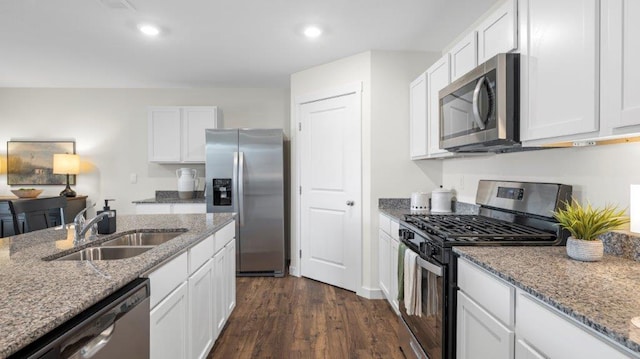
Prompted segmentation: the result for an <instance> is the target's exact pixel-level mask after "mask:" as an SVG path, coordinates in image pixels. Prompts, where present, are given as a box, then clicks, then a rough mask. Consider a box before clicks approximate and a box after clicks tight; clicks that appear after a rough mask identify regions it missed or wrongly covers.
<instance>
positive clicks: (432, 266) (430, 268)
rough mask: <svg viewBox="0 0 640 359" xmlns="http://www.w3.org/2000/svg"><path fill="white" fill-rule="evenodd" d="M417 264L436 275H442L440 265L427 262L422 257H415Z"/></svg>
mask: <svg viewBox="0 0 640 359" xmlns="http://www.w3.org/2000/svg"><path fill="white" fill-rule="evenodd" d="M416 260H417V262H418V265H419V266H420V268H422V269H424V270H427V271H429V272H431V273H433V274H435V275H436V276H438V277H442V267H440V266H437V265H435V264H433V263H429V262H427V261H425V260H424V259H422V258H420V257H418V258H416Z"/></svg>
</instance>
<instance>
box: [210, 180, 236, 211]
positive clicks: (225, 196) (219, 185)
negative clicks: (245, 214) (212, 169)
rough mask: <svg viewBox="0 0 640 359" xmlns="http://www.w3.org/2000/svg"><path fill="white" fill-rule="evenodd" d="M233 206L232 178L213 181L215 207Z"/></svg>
mask: <svg viewBox="0 0 640 359" xmlns="http://www.w3.org/2000/svg"><path fill="white" fill-rule="evenodd" d="M232 204H233V201H232V196H231V178H214V179H213V205H214V206H231V205H232Z"/></svg>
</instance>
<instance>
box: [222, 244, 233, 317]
mask: <svg viewBox="0 0 640 359" xmlns="http://www.w3.org/2000/svg"><path fill="white" fill-rule="evenodd" d="M225 251H226V253H225V258H224V260H225V268H226V269H227V272H226V275H225V276H224V279H225V293H226V294H227V296H226V304H227V305H226V307H227V308H226V314H227V318H228V317H229V316H230V315H231V312H233V309H234V308H235V307H236V240H235V238H234V239H232V240H231V242H229V244H227V245H226V247H225Z"/></svg>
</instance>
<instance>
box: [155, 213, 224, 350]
mask: <svg viewBox="0 0 640 359" xmlns="http://www.w3.org/2000/svg"><path fill="white" fill-rule="evenodd" d="M234 237H235V222H231V223H229V224H228V225H227V226H225V227H223V228H221V229H220V230H219V231H218V232H217V233H215V234H214V235H212V236H209V237H207V238H205V239H204V240H202V241H201V242H199V243H197V244H195V245H194V246H192V247H191V248H189V249H188V251H186V252H183V253H182V254H180V255H178V256H177V257H175V258H173V259H171V260H170V261H168V262H167V263H165V264H163V265H162V266H161V267H159V268H157V269H156V270H154V271H153V272H152V273H150V274H149V276H148V277H149V280H150V281H151V319H150V320H151V338H150V346H151V359H159V358H160V359H162V358H171V359H176V358H188V359H202V358H206V357H207V355H208V354H209V351H210V350H211V348H212V347H213V345H214V343H215V340H216V339H217V338H218V336H219V335H220V332H221V331H222V329H223V328H224V325H225V323H226V322H227V319H228V318H229V316H230V315H231V312H232V311H233V309H234V308H235V306H236V282H235V280H236V271H235V265H236V261H235V248H236V242H235V238H234ZM217 246H220V248H219V249H218V250H217V251H215V249H214V248H218V247H217ZM214 251H215V254H214Z"/></svg>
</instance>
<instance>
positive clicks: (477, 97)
mask: <svg viewBox="0 0 640 359" xmlns="http://www.w3.org/2000/svg"><path fill="white" fill-rule="evenodd" d="M485 79H486V78H485V77H484V76H482V77H481V78H480V80H478V83H476V88H475V90H473V103H472V104H471V107H472V108H473V120H474V121H475V122H476V124H478V127H479V128H480V129H481V130H484V129H485V125H484V121H483V120H482V118H481V117H480V108H479V103H478V102H480V91H481V90H482V85H484V81H485Z"/></svg>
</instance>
